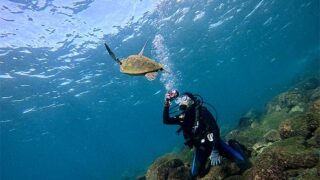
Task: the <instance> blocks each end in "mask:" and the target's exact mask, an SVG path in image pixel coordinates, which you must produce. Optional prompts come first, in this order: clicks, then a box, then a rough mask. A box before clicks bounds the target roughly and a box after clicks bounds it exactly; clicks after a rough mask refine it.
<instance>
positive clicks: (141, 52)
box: [139, 40, 148, 56]
mask: <svg viewBox="0 0 320 180" xmlns="http://www.w3.org/2000/svg"><path fill="white" fill-rule="evenodd" d="M147 43H148V40H147V41H146V42H145V43H144V46H143V48H142V49H141V51H140V52H139V55H140V56H142V55H143V51H144V48H145V47H146V45H147Z"/></svg>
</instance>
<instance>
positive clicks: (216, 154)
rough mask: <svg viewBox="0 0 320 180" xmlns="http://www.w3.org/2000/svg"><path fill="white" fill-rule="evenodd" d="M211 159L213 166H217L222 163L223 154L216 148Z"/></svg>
mask: <svg viewBox="0 0 320 180" xmlns="http://www.w3.org/2000/svg"><path fill="white" fill-rule="evenodd" d="M209 159H210V160H211V166H217V165H219V164H220V163H221V156H220V155H219V152H218V151H217V150H215V149H213V150H212V151H211V155H210V157H209Z"/></svg>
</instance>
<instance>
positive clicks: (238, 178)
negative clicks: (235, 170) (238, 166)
mask: <svg viewBox="0 0 320 180" xmlns="http://www.w3.org/2000/svg"><path fill="white" fill-rule="evenodd" d="M225 180H243V177H242V176H241V175H235V176H229V177H227V178H225Z"/></svg>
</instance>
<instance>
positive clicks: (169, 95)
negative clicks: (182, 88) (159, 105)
mask: <svg viewBox="0 0 320 180" xmlns="http://www.w3.org/2000/svg"><path fill="white" fill-rule="evenodd" d="M178 96H179V92H178V91H177V90H171V91H168V92H167V93H166V96H165V100H166V101H171V100H172V99H174V98H176V97H178Z"/></svg>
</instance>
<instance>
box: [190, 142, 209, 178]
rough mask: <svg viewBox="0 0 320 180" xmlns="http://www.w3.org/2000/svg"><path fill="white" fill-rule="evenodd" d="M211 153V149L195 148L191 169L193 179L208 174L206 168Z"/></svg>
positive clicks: (204, 147)
mask: <svg viewBox="0 0 320 180" xmlns="http://www.w3.org/2000/svg"><path fill="white" fill-rule="evenodd" d="M210 152H211V149H210V147H206V146H200V147H196V148H195V150H194V157H193V162H192V169H191V175H192V177H197V176H203V175H204V174H205V173H206V168H205V167H206V162H207V159H208V157H209V155H210Z"/></svg>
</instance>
